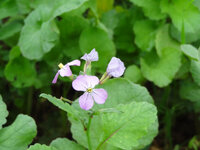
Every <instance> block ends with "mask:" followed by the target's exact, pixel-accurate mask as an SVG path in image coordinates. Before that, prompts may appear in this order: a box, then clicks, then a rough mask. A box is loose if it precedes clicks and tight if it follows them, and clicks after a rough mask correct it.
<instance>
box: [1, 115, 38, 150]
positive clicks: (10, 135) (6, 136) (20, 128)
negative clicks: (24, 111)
mask: <svg viewBox="0 0 200 150" xmlns="http://www.w3.org/2000/svg"><path fill="white" fill-rule="evenodd" d="M36 133H37V131H36V124H35V121H34V120H33V119H32V118H31V117H29V116H27V115H18V116H17V118H16V120H15V121H14V122H13V123H12V124H11V125H10V126H8V127H5V128H3V129H1V130H0V149H1V150H26V149H27V148H28V145H29V144H30V143H31V142H32V140H33V138H34V137H35V136H36Z"/></svg>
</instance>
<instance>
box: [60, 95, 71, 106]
mask: <svg viewBox="0 0 200 150" xmlns="http://www.w3.org/2000/svg"><path fill="white" fill-rule="evenodd" d="M60 99H61V100H63V101H66V102H68V103H70V104H71V103H72V101H71V100H69V99H67V98H64V97H62V96H61V97H60Z"/></svg>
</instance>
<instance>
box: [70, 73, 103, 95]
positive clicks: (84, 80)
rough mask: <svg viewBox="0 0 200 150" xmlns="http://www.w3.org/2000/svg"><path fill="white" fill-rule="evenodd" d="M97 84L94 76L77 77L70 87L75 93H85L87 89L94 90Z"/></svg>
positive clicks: (97, 81) (97, 80)
mask: <svg viewBox="0 0 200 150" xmlns="http://www.w3.org/2000/svg"><path fill="white" fill-rule="evenodd" d="M98 83H99V79H98V78H97V77H96V76H88V75H79V76H78V77H77V78H76V79H75V80H74V81H73V82H72V87H73V88H74V89H75V90H76V91H86V90H87V89H88V88H94V87H95V86H96V85H97V84H98Z"/></svg>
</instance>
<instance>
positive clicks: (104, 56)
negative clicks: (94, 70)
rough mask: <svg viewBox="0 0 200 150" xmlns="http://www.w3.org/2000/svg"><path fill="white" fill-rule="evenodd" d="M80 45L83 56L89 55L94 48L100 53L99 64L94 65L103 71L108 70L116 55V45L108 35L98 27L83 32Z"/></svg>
mask: <svg viewBox="0 0 200 150" xmlns="http://www.w3.org/2000/svg"><path fill="white" fill-rule="evenodd" d="M79 45H80V48H81V51H82V53H83V54H84V53H89V52H90V51H91V50H92V49H93V48H95V49H96V50H97V51H98V53H99V58H101V59H99V61H98V63H94V65H95V66H96V67H98V68H100V69H101V70H102V71H103V70H105V69H106V67H107V64H108V62H109V61H110V59H111V57H112V56H114V55H115V53H116V51H115V45H114V43H113V41H112V40H111V39H109V36H108V34H107V33H106V32H105V31H104V30H102V29H99V28H96V27H90V28H87V29H85V30H83V32H82V33H81V36H80V39H79Z"/></svg>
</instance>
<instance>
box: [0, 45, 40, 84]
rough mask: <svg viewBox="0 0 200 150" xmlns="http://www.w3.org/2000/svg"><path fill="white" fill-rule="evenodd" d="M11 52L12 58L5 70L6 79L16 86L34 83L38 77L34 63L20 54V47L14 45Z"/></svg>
mask: <svg viewBox="0 0 200 150" xmlns="http://www.w3.org/2000/svg"><path fill="white" fill-rule="evenodd" d="M10 53H11V54H10V60H9V62H8V64H7V65H6V67H5V70H4V74H5V77H6V79H7V80H8V81H10V82H12V84H13V85H14V86H15V87H28V86H31V85H33V84H34V82H35V77H36V70H35V68H34V64H33V63H31V62H30V61H29V60H27V59H26V58H24V57H22V56H20V54H19V48H18V47H14V48H13V49H12V50H11V52H10ZM22 68H23V69H22Z"/></svg>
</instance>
